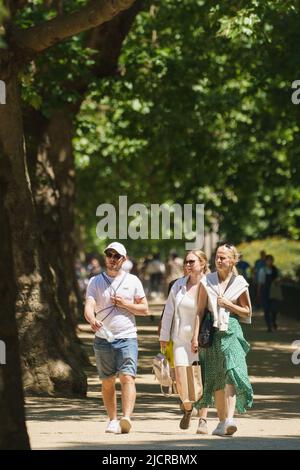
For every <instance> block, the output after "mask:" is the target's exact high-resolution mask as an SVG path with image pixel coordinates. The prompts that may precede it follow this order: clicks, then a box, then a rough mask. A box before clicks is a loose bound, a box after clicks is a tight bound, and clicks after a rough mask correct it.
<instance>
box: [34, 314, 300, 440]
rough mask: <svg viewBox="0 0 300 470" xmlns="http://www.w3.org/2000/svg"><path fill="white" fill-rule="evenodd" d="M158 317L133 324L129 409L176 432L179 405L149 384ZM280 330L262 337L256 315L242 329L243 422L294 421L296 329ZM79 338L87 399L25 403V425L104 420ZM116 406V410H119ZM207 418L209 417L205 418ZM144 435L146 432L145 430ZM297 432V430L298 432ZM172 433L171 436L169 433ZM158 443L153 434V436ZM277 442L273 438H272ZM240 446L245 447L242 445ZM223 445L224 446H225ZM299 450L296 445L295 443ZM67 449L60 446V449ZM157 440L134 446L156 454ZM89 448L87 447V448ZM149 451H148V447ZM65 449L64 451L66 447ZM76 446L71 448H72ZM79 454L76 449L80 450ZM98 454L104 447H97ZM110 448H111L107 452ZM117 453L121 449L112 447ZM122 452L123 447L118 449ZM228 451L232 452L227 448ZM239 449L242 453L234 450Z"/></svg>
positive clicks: (299, 393)
mask: <svg viewBox="0 0 300 470" xmlns="http://www.w3.org/2000/svg"><path fill="white" fill-rule="evenodd" d="M159 317H160V308H157V309H156V314H155V317H154V318H155V321H154V322H152V321H150V320H149V318H142V317H139V318H138V319H137V323H138V329H139V348H140V353H139V368H138V377H137V402H136V407H135V413H134V414H135V418H136V419H137V420H139V421H141V420H142V421H144V420H145V421H147V420H149V419H151V420H159V419H161V415H159V414H158V413H157V412H158V411H159V412H160V413H164V415H163V416H164V419H168V420H172V421H173V420H174V423H175V422H176V426H178V420H179V417H180V410H179V399H178V398H177V397H172V398H166V397H164V396H163V395H162V394H161V393H160V387H159V385H158V383H157V382H156V381H155V380H154V376H153V373H152V358H153V357H154V355H155V354H156V353H157V352H158V350H159V343H158V338H157V325H158V321H159ZM281 321H282V323H283V321H286V323H285V324H283V325H281V328H280V330H279V331H277V332H275V333H272V334H269V333H267V332H266V331H265V326H264V323H263V318H262V316H261V315H258V316H256V317H254V319H253V325H252V326H251V327H249V326H247V327H244V332H245V336H246V338H247V340H248V341H249V342H250V344H251V351H250V353H249V355H248V358H247V360H248V364H249V374H250V376H251V377H252V382H253V388H254V393H255V400H254V406H253V409H252V410H250V411H249V414H248V415H247V416H245V419H276V420H284V419H294V418H299V416H300V365H299V366H294V365H293V364H292V362H291V353H292V351H291V349H290V346H291V343H292V342H293V341H294V340H295V339H300V323H299V327H298V323H296V322H293V323H289V321H288V320H285V319H281ZM80 335H81V337H82V339H83V341H84V345H85V350H86V352H87V354H88V355H89V357H90V359H91V363H92V365H91V366H90V367H89V368H87V370H86V373H87V375H88V377H89V393H88V397H87V398H85V399H67V398H45V397H43V398H42V397H28V398H27V399H26V402H27V407H26V408H27V412H26V415H27V420H30V421H45V422H46V421H47V422H51V421H64V420H68V421H73V420H74V421H85V420H86V421H90V420H99V418H100V417H101V419H102V420H103V419H105V410H104V407H103V404H102V401H101V400H100V383H99V379H98V376H97V370H96V367H95V360H94V355H93V335H92V333H91V332H90V331H89V329H88V328H87V327H86V325H84V326H83V327H82V329H81V334H80ZM118 396H120V386H119V384H118ZM119 406H120V405H119ZM210 414H211V412H210ZM145 432H147V433H148V432H149V431H148V430H147V431H145ZM299 432H300V430H299ZM172 433H173V431H172ZM154 434H155V435H156V438H158V439H159V433H157V432H155V433H154ZM245 439H246V438H244V437H237V438H235V442H238V443H239V444H238V445H239V446H241V445H243V442H245V445H246V440H245ZM278 439H279V438H278ZM244 440H245V441H244ZM225 441H226V442H225ZM225 441H224V444H222V443H221V441H219V444H218V446H220V448H222V446H224V447H226V448H228V442H229V440H228V439H227V440H225ZM215 442H216V441H215V439H214V441H213V443H212V441H211V439H203V438H202V439H201V443H198V441H197V439H196V438H195V439H191V440H188V441H186V440H181V439H180V437H179V436H178V438H177V437H176V442H175V441H174V436H173V440H170V441H163V442H162V443H161V445H162V446H164V447H161V448H165V449H171V448H173V449H176V448H182V449H184V448H189V449H190V448H193V446H195V445H196V443H197V446H200V447H201V448H210V446H212V445H214V448H215ZM247 442H248V443H250V444H251V445H253V448H268V446H270V448H274V445H273V443H272V444H271V441H270V440H269V439H267V438H263V439H262V438H247ZM278 442H280V445H282V446H284V444H286V445H287V446H290V445H291V444H293V445H294V443H295V445H296V440H295V438H294V437H291V436H283V437H282V438H280V439H279V441H278ZM298 444H299V441H298ZM69 445H72V443H66V446H69ZM157 445H158V444H157V440H155V441H153V443H151V442H150V443H148V444H147V447H143V444H142V443H139V448H145V449H151V448H157ZM89 446H92V447H89ZM93 446H94V445H93V444H89V443H88V444H86V445H85V446H84V448H97V449H101V448H102V447H101V446H100V447H99V446H97V447H93ZM151 446H152V447H151ZM68 448H69V447H68ZM72 448H74V449H76V445H75V443H74V447H72ZM81 448H82V447H81ZM103 448H104V447H103ZM111 448H113V446H111ZM116 448H121V447H116ZM124 448H125V447H124ZM126 448H127V449H128V448H132V449H133V448H134V444H126ZM232 448H234V447H232ZM240 448H242V447H240Z"/></svg>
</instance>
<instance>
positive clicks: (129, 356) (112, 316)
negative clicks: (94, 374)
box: [84, 242, 148, 434]
mask: <svg viewBox="0 0 300 470" xmlns="http://www.w3.org/2000/svg"><path fill="white" fill-rule="evenodd" d="M104 253H105V268H106V269H105V271H104V272H102V273H101V274H99V275H97V276H95V277H93V278H92V279H91V280H90V282H89V284H88V287H87V292H86V304H85V313H84V315H85V318H86V320H87V321H88V322H89V323H90V325H91V327H92V330H93V331H94V333H95V339H94V352H95V357H96V364H97V369H98V373H99V377H100V380H101V381H102V397H103V401H104V406H105V408H106V411H107V414H108V417H109V422H108V424H107V427H106V432H109V433H115V434H119V433H128V432H130V430H131V427H132V422H131V415H132V412H133V409H134V405H135V398H136V389H135V377H136V373H137V359H138V343H137V329H136V322H135V316H136V315H147V314H148V303H147V299H146V296H145V293H144V289H143V286H142V283H141V281H140V280H139V279H138V278H137V277H136V276H134V275H133V274H129V273H126V272H125V271H123V270H122V264H123V263H124V261H125V260H126V257H127V253H126V248H125V247H124V245H122V244H121V243H118V242H114V243H111V244H110V245H108V246H107V248H106V249H105V250H104ZM116 376H119V379H120V383H121V399H122V417H121V419H120V421H119V420H118V419H117V399H116V390H115V382H116Z"/></svg>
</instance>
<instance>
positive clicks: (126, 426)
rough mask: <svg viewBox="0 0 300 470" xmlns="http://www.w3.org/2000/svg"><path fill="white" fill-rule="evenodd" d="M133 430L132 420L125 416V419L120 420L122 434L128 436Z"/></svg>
mask: <svg viewBox="0 0 300 470" xmlns="http://www.w3.org/2000/svg"><path fill="white" fill-rule="evenodd" d="M131 428H132V424H131V421H130V419H129V418H126V417H125V416H123V418H121V419H120V429H121V434H128V433H129V432H130V429H131Z"/></svg>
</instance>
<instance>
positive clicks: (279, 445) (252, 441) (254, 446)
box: [64, 431, 300, 455]
mask: <svg viewBox="0 0 300 470" xmlns="http://www.w3.org/2000/svg"><path fill="white" fill-rule="evenodd" d="M145 433H147V434H149V432H148V431H145ZM139 434H141V433H140V432H139ZM150 434H151V432H150ZM153 434H155V437H156V439H154V440H153V441H149V440H147V442H140V441H139V442H136V443H134V442H132V440H131V441H130V442H127V441H128V435H124V444H120V443H116V444H114V443H113V442H111V443H109V445H108V444H101V443H99V444H95V443H85V444H84V445H82V444H80V443H78V442H66V443H65V447H64V448H65V449H69V450H101V451H103V452H102V454H103V455H105V454H106V455H107V453H108V452H109V451H110V450H112V451H114V450H127V451H132V450H137V449H139V450H156V451H158V450H189V451H192V450H195V451H200V450H209V449H214V450H280V449H289V450H293V449H294V450H300V441H299V439H298V438H296V437H295V436H281V437H277V436H276V439H274V438H272V437H248V436H247V437H238V436H236V437H225V438H222V437H217V436H214V437H211V438H206V437H203V436H199V435H198V436H195V437H193V438H189V439H181V438H180V437H179V436H174V433H171V432H170V440H163V441H160V442H158V440H159V436H160V435H164V436H165V435H166V433H160V432H155V433H153ZM104 451H106V452H104ZM119 455H121V454H119ZM132 455H134V454H132Z"/></svg>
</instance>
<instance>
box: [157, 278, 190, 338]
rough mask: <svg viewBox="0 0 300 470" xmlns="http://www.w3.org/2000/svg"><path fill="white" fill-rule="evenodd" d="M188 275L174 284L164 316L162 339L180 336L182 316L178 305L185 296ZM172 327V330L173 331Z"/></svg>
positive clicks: (161, 331)
mask: <svg viewBox="0 0 300 470" xmlns="http://www.w3.org/2000/svg"><path fill="white" fill-rule="evenodd" d="M187 280H188V277H182V278H180V279H178V280H177V281H175V283H174V284H173V286H172V288H171V290H170V293H169V296H168V299H167V302H166V305H165V309H164V314H163V317H162V323H161V330H160V337H159V340H160V341H169V340H170V338H172V339H174V338H176V337H178V336H179V334H180V333H179V328H180V317H179V313H178V306H179V305H180V303H181V301H182V299H183V297H184V296H185V294H186V292H187V290H186V283H187ZM171 329H172V331H171Z"/></svg>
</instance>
